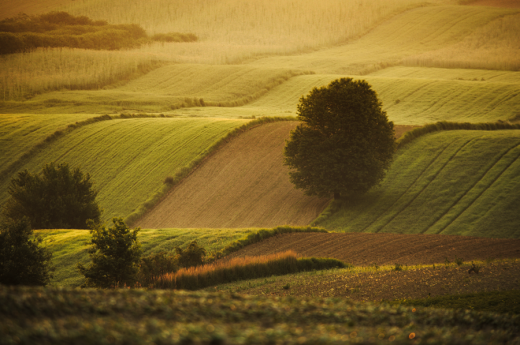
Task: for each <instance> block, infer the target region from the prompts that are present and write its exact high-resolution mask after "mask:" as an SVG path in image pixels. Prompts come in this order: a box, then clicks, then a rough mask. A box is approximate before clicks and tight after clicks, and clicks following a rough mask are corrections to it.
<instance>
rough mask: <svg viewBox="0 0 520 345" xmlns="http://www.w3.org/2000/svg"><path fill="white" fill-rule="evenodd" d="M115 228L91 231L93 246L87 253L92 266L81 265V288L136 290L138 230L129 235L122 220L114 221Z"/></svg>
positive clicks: (139, 251)
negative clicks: (130, 288) (125, 288)
mask: <svg viewBox="0 0 520 345" xmlns="http://www.w3.org/2000/svg"><path fill="white" fill-rule="evenodd" d="M112 222H113V223H114V226H112V227H111V228H108V229H107V228H105V227H104V226H100V225H97V226H94V225H93V223H91V225H92V226H93V229H92V230H91V231H90V233H91V234H92V239H91V240H90V242H88V244H89V245H92V247H90V248H89V249H88V253H89V256H90V258H91V259H92V262H91V264H90V265H89V266H88V267H85V266H83V264H78V265H77V268H78V270H79V271H80V273H81V274H82V275H83V276H85V278H86V280H85V282H84V283H83V285H82V287H99V288H105V289H106V288H113V287H120V286H133V285H134V284H135V283H136V281H137V273H138V270H139V262H140V259H141V244H140V243H139V242H138V241H137V233H138V232H139V230H140V229H139V228H137V229H134V230H133V231H130V229H129V228H128V227H127V226H126V224H125V223H124V222H123V219H121V218H114V219H112Z"/></svg>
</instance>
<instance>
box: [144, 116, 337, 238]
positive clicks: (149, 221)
mask: <svg viewBox="0 0 520 345" xmlns="http://www.w3.org/2000/svg"><path fill="white" fill-rule="evenodd" d="M297 124H298V122H293V121H290V122H287V121H283V122H276V123H271V124H265V125H262V126H259V127H255V128H253V129H251V130H249V131H247V132H246V133H243V134H241V135H240V136H238V137H237V138H235V139H233V140H231V141H230V142H229V143H228V144H226V145H225V146H224V147H223V148H222V149H220V150H219V151H218V152H216V153H215V154H214V155H212V156H211V157H210V158H209V159H208V160H206V162H204V163H203V164H202V165H201V166H200V167H199V168H198V169H196V170H195V171H194V172H193V173H192V174H191V175H190V176H189V177H187V178H186V179H185V180H184V181H183V182H182V183H181V184H180V185H178V186H176V187H175V188H174V189H173V190H172V191H171V192H170V193H169V194H168V195H167V196H166V197H165V199H163V200H162V201H161V202H160V203H159V204H158V205H157V206H156V207H155V208H153V209H152V210H151V211H150V212H149V213H148V214H146V215H145V216H144V217H143V218H142V219H140V220H139V221H137V222H136V224H135V225H136V226H140V227H142V228H165V227H170V228H171V227H179V228H218V227H224V228H241V227H274V226H277V225H285V224H287V225H307V224H309V223H310V222H311V221H312V220H314V219H315V218H316V217H317V216H318V215H319V214H320V213H321V212H322V211H323V209H324V208H325V206H326V205H327V203H328V201H329V199H324V198H317V197H308V196H305V195H304V194H303V192H302V191H299V190H296V189H294V188H293V185H292V184H291V182H290V181H289V176H288V169H287V168H286V167H284V166H283V147H284V145H285V139H287V138H288V137H289V132H290V131H291V130H292V129H294V128H295V127H296V125H297Z"/></svg>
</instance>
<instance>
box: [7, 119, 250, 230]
mask: <svg viewBox="0 0 520 345" xmlns="http://www.w3.org/2000/svg"><path fill="white" fill-rule="evenodd" d="M25 118H26V117H17V116H12V117H10V119H11V120H12V122H13V123H12V125H11V127H9V128H10V129H11V130H12V132H11V134H8V135H7V134H6V136H7V138H8V139H9V138H12V139H13V143H16V142H18V141H22V142H24V141H25V139H24V138H25V137H26V136H25V135H24V134H25V133H27V134H29V136H28V138H31V137H34V139H32V141H31V142H28V143H32V145H30V146H29V145H27V144H26V145H24V146H22V147H21V148H20V149H19V150H13V151H8V152H4V153H3V158H2V159H3V161H2V165H3V164H4V162H11V161H13V160H15V159H16V158H17V157H19V156H20V154H21V153H22V152H24V151H27V150H28V149H30V148H32V146H33V145H35V144H36V143H37V142H40V141H43V140H44V139H45V136H44V134H45V133H46V131H47V130H45V128H47V127H45V126H44V125H45V124H49V123H51V124H54V125H56V126H57V125H59V124H61V123H66V120H64V119H65V118H59V119H58V120H53V119H52V117H51V118H46V117H45V119H46V120H45V121H44V120H43V119H41V118H40V117H38V116H32V118H33V119H34V121H33V122H31V123H32V124H34V125H36V124H38V122H40V123H42V125H40V126H37V127H33V128H35V129H36V130H35V131H34V132H33V134H31V132H30V129H28V128H27V127H28V126H29V125H28V124H27V123H26V122H25V120H24V119H25ZM246 122H247V120H238V119H236V120H224V119H175V118H160V117H159V118H130V119H121V118H119V119H111V120H106V121H100V122H97V123H93V124H89V125H86V126H83V127H80V128H77V129H75V130H74V131H73V132H71V133H69V134H67V135H64V136H62V137H60V138H58V139H57V140H56V141H54V142H52V143H50V144H48V145H46V146H45V147H44V148H43V149H41V150H39V152H38V154H37V155H35V156H31V157H30V159H28V160H24V161H23V162H22V163H23V164H21V165H20V167H19V170H23V169H28V170H29V171H31V172H34V173H36V172H39V171H40V170H41V168H42V167H43V166H44V165H45V164H46V163H49V162H52V161H55V162H58V163H60V162H67V163H69V164H70V165H71V166H74V167H80V168H81V170H82V171H83V172H84V173H89V174H90V175H91V176H92V180H93V181H94V188H95V189H96V190H97V191H98V192H99V193H98V196H97V199H96V200H97V201H98V203H99V205H100V207H101V208H102V209H103V210H104V213H103V219H104V220H109V219H111V218H112V217H127V216H129V215H130V214H131V213H132V212H135V211H136V210H138V208H139V207H140V206H141V205H142V204H143V203H145V202H146V201H147V200H148V199H149V198H150V197H152V196H153V195H154V194H155V193H157V192H158V191H160V190H161V189H162V188H163V184H164V183H163V181H164V180H165V178H166V177H168V176H174V175H175V174H176V173H177V172H178V171H180V170H181V169H182V168H184V167H185V166H188V165H189V164H190V163H191V162H192V161H194V160H196V159H200V158H201V157H204V155H205V154H206V152H207V150H208V149H209V148H210V147H211V146H212V145H213V144H215V143H216V142H217V141H218V140H219V139H220V138H222V137H224V136H225V135H226V134H227V133H228V132H229V131H231V130H233V129H234V128H236V127H238V126H240V125H242V124H244V123H246ZM38 127H41V128H38ZM15 128H18V129H17V130H15ZM55 129H57V128H56V127H55ZM16 133H19V134H16ZM36 137H39V140H37V139H36ZM20 145H21V144H20ZM13 147H16V146H13ZM9 182H10V178H6V179H2V180H1V181H0V204H1V203H4V202H5V201H6V200H7V198H8V194H7V188H8V184H9Z"/></svg>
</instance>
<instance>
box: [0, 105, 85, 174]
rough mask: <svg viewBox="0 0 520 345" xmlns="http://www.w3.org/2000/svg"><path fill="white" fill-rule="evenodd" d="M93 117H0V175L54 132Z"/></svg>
mask: <svg viewBox="0 0 520 345" xmlns="http://www.w3.org/2000/svg"><path fill="white" fill-rule="evenodd" d="M91 117H93V115H85V114H81V115H77V114H75V115H64V114H63V115H46V116H41V115H28V114H19V115H12V114H5V115H0V166H1V168H0V173H1V172H2V171H3V170H4V169H5V168H6V167H8V166H9V165H10V164H12V163H13V162H14V161H16V160H17V159H19V158H20V157H21V156H22V155H23V154H24V153H25V152H27V151H28V150H30V149H31V148H32V147H33V146H35V145H37V144H39V143H40V142H42V141H43V140H44V139H45V138H46V137H47V136H49V135H51V134H53V133H54V132H55V131H56V130H58V129H62V128H65V127H66V126H67V125H69V124H72V123H75V122H77V121H81V120H86V119H89V118H91Z"/></svg>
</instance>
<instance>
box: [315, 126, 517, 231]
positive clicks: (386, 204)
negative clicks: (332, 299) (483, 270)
mask: <svg viewBox="0 0 520 345" xmlns="http://www.w3.org/2000/svg"><path fill="white" fill-rule="evenodd" d="M519 149H520V132H518V131H514V130H513V131H497V132H486V131H447V132H440V133H432V134H428V135H426V136H424V137H422V138H419V139H417V140H416V141H414V142H412V143H410V144H409V145H407V146H405V147H404V148H402V149H400V150H399V152H398V153H397V155H396V157H395V160H394V162H393V164H392V166H391V168H390V170H389V171H388V173H387V177H386V178H385V180H384V181H383V183H382V184H381V186H380V188H378V189H375V190H373V191H371V192H369V193H368V194H367V195H365V196H363V197H361V198H359V200H355V201H353V202H351V203H345V204H342V205H338V206H337V207H338V210H337V212H336V213H334V214H333V215H332V216H331V217H330V218H329V219H327V220H325V221H323V222H321V223H320V224H319V225H320V226H324V227H325V228H327V229H334V230H337V231H347V232H393V233H425V234H459V235H472V236H483V237H510V238H519V236H520V233H519V232H518V212H517V207H516V205H518V203H519V202H520V201H519V199H518V196H517V194H516V192H515V190H516V188H517V186H518V183H519V182H520V180H519V179H518V175H519V174H518V170H519V169H520V165H519V162H520V161H519V160H518V157H519V154H520V151H519Z"/></svg>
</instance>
